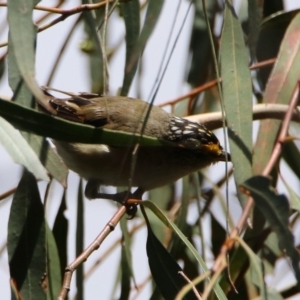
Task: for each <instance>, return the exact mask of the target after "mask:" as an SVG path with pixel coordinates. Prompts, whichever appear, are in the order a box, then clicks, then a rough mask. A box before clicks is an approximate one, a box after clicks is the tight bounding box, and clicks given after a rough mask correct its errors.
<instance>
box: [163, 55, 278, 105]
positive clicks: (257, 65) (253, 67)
mask: <svg viewBox="0 0 300 300" xmlns="http://www.w3.org/2000/svg"><path fill="white" fill-rule="evenodd" d="M276 59H277V58H272V59H268V60H264V61H261V62H258V63H255V64H253V65H251V66H250V67H249V69H250V70H256V69H260V68H264V67H268V66H270V65H272V64H274V63H275V61H276ZM221 81H222V79H221V78H220V79H214V80H211V81H209V82H207V83H205V84H203V85H200V86H198V87H196V88H194V89H192V90H191V91H189V92H188V93H187V94H185V95H182V96H180V97H178V98H175V99H173V100H169V101H167V102H164V103H163V104H161V105H160V106H167V105H174V104H176V103H177V102H180V101H181V100H184V99H190V98H193V97H196V96H197V95H198V94H200V93H201V92H203V91H206V90H208V89H210V88H212V87H214V86H216V85H217V84H218V82H221Z"/></svg>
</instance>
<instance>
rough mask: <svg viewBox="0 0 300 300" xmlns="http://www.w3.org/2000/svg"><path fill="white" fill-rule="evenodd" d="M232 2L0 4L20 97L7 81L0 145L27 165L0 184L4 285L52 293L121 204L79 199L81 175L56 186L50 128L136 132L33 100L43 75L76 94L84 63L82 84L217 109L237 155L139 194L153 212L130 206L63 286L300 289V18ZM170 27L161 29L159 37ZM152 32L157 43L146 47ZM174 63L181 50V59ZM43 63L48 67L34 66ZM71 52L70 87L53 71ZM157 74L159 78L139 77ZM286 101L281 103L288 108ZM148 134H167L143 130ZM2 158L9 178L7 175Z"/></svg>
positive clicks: (133, 292) (281, 293)
mask: <svg viewBox="0 0 300 300" xmlns="http://www.w3.org/2000/svg"><path fill="white" fill-rule="evenodd" d="M203 3H205V7H203ZM234 4H235V5H234V6H233V4H232V3H231V1H224V2H223V1H214V0H211V1H200V0H195V1H191V2H188V1H172V2H171V4H170V2H168V1H163V0H148V1H138V0H130V1H107V2H106V1H104V2H98V3H95V4H91V3H90V2H89V3H85V2H83V3H82V5H79V4H78V3H77V4H75V3H74V4H72V3H68V7H67V8H66V6H65V3H64V1H58V2H57V3H55V4H53V3H52V4H51V5H49V4H47V5H48V6H46V5H45V6H44V4H43V3H38V2H36V1H30V0H27V1H23V2H22V3H20V2H18V1H9V2H8V3H7V4H6V3H2V4H1V6H0V10H1V11H5V13H7V20H8V21H7V23H6V22H3V23H2V24H3V25H2V28H1V29H2V32H3V42H2V43H1V45H0V46H1V48H2V49H4V50H3V52H2V53H3V54H2V56H1V58H0V76H1V80H3V82H7V84H9V86H10V88H11V90H12V91H13V96H12V99H9V100H11V101H8V99H7V98H10V97H9V96H5V95H4V93H3V92H1V99H0V115H1V117H2V118H1V119H0V122H1V126H0V142H1V144H2V145H3V147H4V148H5V149H6V151H7V152H8V153H9V154H10V155H11V157H12V158H13V159H14V161H15V162H16V163H19V164H21V165H23V166H24V167H25V168H24V171H22V172H21V175H20V174H19V173H20V172H18V170H16V172H15V173H14V178H15V182H16V181H19V183H18V184H17V186H15V187H14V188H13V189H12V190H10V188H8V187H7V186H6V185H4V184H3V185H2V186H1V192H2V195H1V199H2V201H1V203H0V205H1V207H2V209H4V208H5V206H6V208H7V210H6V211H8V210H9V216H8V217H7V218H6V219H4V220H8V222H7V223H6V222H4V221H3V223H4V225H3V226H2V228H8V230H7V235H6V237H5V242H3V245H1V253H0V254H1V256H2V258H3V261H4V262H3V265H4V266H5V267H4V269H5V270H7V273H8V272H9V277H10V278H11V281H10V285H9V284H8V282H7V281H5V280H4V279H3V282H2V284H1V286H2V285H6V286H7V289H8V288H9V287H10V290H11V298H13V299H29V298H31V296H32V295H34V298H36V299H46V298H47V299H55V298H56V297H57V295H58V294H59V291H60V289H61V286H62V278H63V276H64V269H65V266H66V265H67V264H68V263H70V262H71V261H72V260H74V258H75V257H77V256H78V255H80V253H82V251H83V249H85V248H86V246H87V245H89V244H90V243H91V241H92V240H93V239H94V238H95V237H96V236H97V234H98V233H99V232H100V231H101V230H102V229H103V228H105V225H106V223H107V222H108V221H109V220H110V219H111V218H112V217H113V216H116V215H115V213H116V211H117V209H118V208H117V206H116V205H115V204H114V203H110V202H108V201H106V200H99V201H94V202H87V201H86V200H85V199H83V195H82V185H83V183H82V181H81V180H80V181H79V180H78V178H75V175H74V174H71V176H70V177H71V178H69V181H68V182H69V184H68V190H67V192H65V191H63V189H62V186H63V187H66V186H67V169H66V167H65V166H64V165H63V164H62V163H61V161H60V159H59V157H58V156H57V155H56V154H55V152H54V151H53V150H52V149H51V147H50V146H49V144H48V143H47V141H46V140H45V137H53V138H58V139H65V140H68V141H81V142H102V143H103V142H105V143H109V144H118V143H122V144H126V143H127V141H128V136H127V135H126V134H123V133H114V132H109V131H101V132H100V131H99V130H98V131H97V130H96V129H94V128H92V127H91V126H83V125H78V124H72V123H71V122H66V121H62V120H58V119H56V118H51V117H50V116H45V115H43V114H42V113H41V112H38V111H37V110H35V108H36V102H35V100H34V99H35V98H36V99H38V101H39V102H40V103H41V104H42V105H46V106H47V103H46V102H45V99H44V98H45V97H44V95H43V93H42V92H41V89H40V87H39V86H40V85H52V84H53V82H55V83H57V85H58V86H54V87H55V88H60V89H62V90H71V91H72V92H78V85H76V82H75V81H74V80H73V79H72V78H73V76H74V77H75V76H77V75H78V74H75V73H77V72H76V71H75V70H78V73H79V78H80V80H81V81H84V82H86V85H89V92H93V93H100V94H102V93H106V92H107V91H108V93H109V94H111V95H116V94H122V95H130V96H135V97H139V98H142V99H145V100H154V99H157V98H160V99H161V100H164V104H162V105H163V106H164V107H165V108H166V109H167V110H169V111H172V112H173V113H175V114H176V115H179V116H187V115H189V116H191V115H196V116H194V118H197V119H198V120H204V119H203V116H202V115H200V116H198V114H204V113H208V112H214V111H220V110H222V111H223V112H224V114H226V125H227V126H226V129H227V133H228V138H225V137H224V132H225V131H223V130H219V131H218V132H217V134H218V136H219V137H220V138H221V141H222V142H221V143H222V144H223V145H224V144H225V145H226V147H227V149H228V150H229V151H230V153H231V155H232V163H228V165H227V166H226V167H224V165H221V164H219V165H218V166H212V167H211V168H209V169H208V170H204V171H199V172H198V173H197V174H192V175H190V176H188V177H187V178H183V179H182V180H181V181H180V182H178V183H176V184H173V185H170V186H166V187H162V188H159V189H156V190H153V191H150V192H149V194H148V199H150V200H151V201H144V202H143V207H144V209H145V210H146V213H147V215H148V217H147V218H145V215H142V214H141V213H140V212H139V213H138V215H137V216H136V218H135V219H134V220H130V221H128V220H127V219H126V216H124V215H122V216H123V217H122V216H121V217H120V218H119V219H118V220H120V226H118V227H117V229H116V231H114V232H113V233H111V235H110V236H109V237H108V238H107V239H105V240H104V242H103V245H101V249H100V251H98V252H96V253H93V255H92V256H91V258H90V259H89V260H88V262H87V263H86V264H85V265H84V266H85V267H84V266H83V265H80V266H79V267H78V269H77V270H76V278H75V277H74V278H72V285H71V292H70V294H69V297H70V298H73V297H76V298H77V299H84V298H91V297H92V296H91V295H97V296H99V297H101V298H102V299H112V298H118V299H136V298H139V299H150V298H151V299H160V298H162V297H164V298H165V299H175V297H178V298H177V299H181V298H180V297H184V299H197V298H198V299H200V298H199V297H200V296H199V294H201V297H202V299H207V298H209V299H288V298H289V299H292V297H293V296H294V297H295V299H296V298H297V297H299V288H300V270H299V252H298V248H299V242H300V241H299V234H298V235H297V231H299V209H300V204H299V203H300V199H299V177H300V165H299V161H300V160H299V143H298V141H297V140H298V134H297V133H298V132H299V125H298V123H299V116H297V113H295V112H294V115H293V116H291V115H289V114H288V113H286V114H285V112H287V111H288V107H291V108H293V107H295V106H297V105H299V104H298V80H299V73H300V66H299V64H300V57H299V55H300V51H299V46H300V42H299V41H300V14H299V11H298V10H294V11H288V10H286V9H285V5H284V2H283V1H277V0H276V1H270V0H265V1H258V0H257V1H256V0H248V1H241V2H237V3H234ZM36 5H38V6H37V7H36ZM77 5H79V6H77ZM171 6H172V15H171V13H170V11H171V9H170V7H171ZM32 11H34V18H33V19H34V24H33V23H32ZM166 15H167V16H168V17H166ZM179 16H180V18H179ZM185 18H186V19H185ZM67 25H68V27H67ZM58 26H61V27H60V28H63V29H64V31H63V32H64V33H66V34H65V35H64V36H63V38H61V36H62V35H61V34H60V39H61V41H60V42H61V44H60V45H59V46H60V49H59V51H57V53H52V50H53V49H52V48H51V45H52V44H57V41H56V40H55V39H54V38H53V36H52V38H51V40H49V39H50V38H49V36H48V37H47V39H48V40H47V43H48V44H47V45H48V46H47V47H45V45H44V44H45V43H44V41H43V38H44V35H43V34H44V33H43V31H44V32H47V31H48V32H50V31H51V30H53V29H54V28H56V27H58ZM8 28H9V35H7V29H8ZM172 29H173V30H172ZM167 30H168V33H167V38H166V39H162V38H160V40H159V41H157V40H155V37H156V36H160V35H159V34H160V32H166V31H167ZM78 32H80V33H81V38H82V36H84V40H82V39H81V40H80V38H78V37H77V36H76V38H75V45H77V46H80V52H81V55H82V56H83V55H84V57H85V58H84V59H85V60H86V65H85V66H84V68H82V67H80V68H79V67H78V66H79V64H80V62H78V61H76V60H74V59H73V60H72V55H71V54H70V53H71V51H72V50H74V49H71V48H74V36H75V35H76V33H78ZM182 32H184V34H185V35H186V36H187V37H188V38H187V39H185V40H184V39H183V38H182V35H183V33H182ZM7 38H8V40H7V41H6V39H7ZM72 39H73V43H72ZM153 41H155V43H154V42H153ZM187 41H188V42H187ZM7 43H8V47H7ZM151 43H152V47H153V43H154V45H155V46H154V48H149V47H151ZM49 45H50V46H49ZM155 48H157V53H160V54H162V56H161V57H160V56H159V55H158V54H157V53H156V51H155V50H154V51H153V50H152V51H150V52H149V51H147V50H148V49H155ZM158 48H159V50H160V51H158ZM41 49H43V51H41ZM178 49H181V50H180V51H179V52H178ZM182 49H183V50H182ZM184 49H185V50H184ZM176 51H177V52H176ZM164 53H165V56H163V54H164ZM50 56H51V57H52V59H51V61H50ZM118 57H122V59H121V60H119V58H118ZM70 58H71V60H70V61H68V60H69V59H70ZM169 59H175V61H176V63H175V69H174V70H173V69H172V68H174V63H173V64H170V65H168V64H167V62H168V60H169ZM38 60H40V62H41V61H42V63H41V65H42V67H43V76H42V77H43V79H40V78H39V74H36V73H35V65H36V61H38ZM66 61H67V62H68V64H67V66H68V67H67V68H68V69H69V73H68V80H67V81H66V82H67V83H66V85H67V86H62V85H60V82H61V81H60V80H58V79H57V78H59V74H60V72H61V66H62V65H65V64H64V62H66ZM112 66H114V68H112ZM182 66H185V68H183V67H182ZM77 68H78V69H77ZM170 69H171V72H170ZM153 70H154V71H153ZM165 71H166V73H164V72H165ZM151 72H152V73H155V77H152V78H151V79H150V81H151V83H150V85H149V84H148V85H147V86H146V85H145V82H146V81H149V79H148V77H147V73H151ZM168 72H169V73H168ZM45 74H47V75H45ZM48 74H49V75H48ZM116 74H117V75H118V77H115V76H116ZM178 74H179V75H180V76H179V77H178ZM163 75H164V77H163ZM173 76H174V77H173ZM176 76H177V77H176ZM162 77H163V78H164V79H165V78H171V81H174V78H175V77H176V78H177V79H176V80H177V81H178V78H179V81H178V82H179V83H178V84H177V82H176V84H174V83H173V85H172V86H171V87H170V86H167V85H166V84H165V83H164V81H162V83H161V86H160V91H162V90H163V91H164V93H165V94H159V92H157V90H156V88H157V87H158V85H159V84H160V80H161V78H162ZM120 78H121V79H120ZM145 91H146V92H145ZM171 93H173V94H171ZM162 95H167V96H162ZM172 97H173V98H175V97H176V99H172ZM257 104H265V105H263V106H259V105H257ZM275 104H276V105H275ZM278 104H281V105H285V106H280V107H281V109H282V110H281V112H279V106H278ZM252 108H253V109H254V114H252ZM258 108H262V109H263V113H258ZM282 111H283V112H282ZM291 113H292V109H291ZM254 119H256V120H257V119H259V120H260V121H259V122H254V121H253V120H254ZM275 119H276V120H275ZM291 120H293V121H295V122H290V121H291ZM217 121H218V122H213V119H212V118H208V119H206V124H207V126H208V127H210V128H213V129H216V128H218V127H222V117H221V114H220V115H218V116H217ZM216 124H217V125H216ZM223 124H225V122H223ZM95 133H97V135H95ZM253 137H255V138H253ZM95 139H96V140H95ZM142 142H143V143H152V144H155V143H158V142H157V141H156V140H154V139H149V138H147V137H146V138H145V139H144V140H143V141H142ZM1 163H2V162H1ZM4 163H5V162H3V165H4ZM1 170H2V172H1V173H2V174H1V176H3V177H5V176H6V175H5V173H6V172H7V171H6V170H5V168H1ZM46 170H47V171H46ZM37 179H38V180H39V182H38V183H37ZM2 182H4V181H2ZM9 186H10V185H9ZM109 191H111V189H110V190H109ZM1 207H0V208H1ZM72 209H73V212H74V209H75V213H74V214H71V213H70V212H71V211H72ZM89 222H90V223H89ZM88 224H90V225H88ZM145 250H146V251H145ZM141 252H144V254H142V253H141ZM110 257H111V258H110ZM178 263H179V264H178ZM178 272H183V273H182V274H184V275H181V274H178ZM6 275H7V274H6ZM7 277H8V276H6V278H7ZM92 279H93V280H92ZM189 280H195V283H193V287H194V289H196V290H197V291H198V294H197V293H196V292H195V291H193V290H191V286H189V285H188V286H186V287H185V285H186V284H187V283H188V281H189ZM178 293H179V294H178ZM99 297H98V298H99Z"/></svg>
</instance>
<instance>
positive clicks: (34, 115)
mask: <svg viewBox="0 0 300 300" xmlns="http://www.w3.org/2000/svg"><path fill="white" fill-rule="evenodd" d="M0 116H2V117H3V118H4V119H6V120H7V121H8V122H10V123H11V124H12V125H13V126H14V127H16V128H17V129H19V130H23V131H28V132H33V133H35V134H37V135H42V136H47V137H50V138H53V139H56V140H63V141H65V142H81V143H92V144H93V143H94V144H96V143H103V144H106V145H111V146H124V147H126V146H132V145H134V144H135V143H136V142H138V141H139V143H140V145H141V146H161V145H162V143H161V142H160V141H159V140H158V139H156V138H151V137H146V136H143V137H141V138H140V136H139V135H132V134H131V133H130V134H128V133H125V132H120V131H114V130H108V129H101V128H95V127H93V126H89V125H82V124H79V123H74V122H70V121H66V120H63V119H60V118H55V117H53V116H49V115H46V114H44V113H41V112H38V111H36V110H34V109H30V108H26V107H24V106H22V105H18V104H16V103H13V102H10V101H6V100H2V99H0Z"/></svg>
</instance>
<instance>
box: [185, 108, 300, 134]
mask: <svg viewBox="0 0 300 300" xmlns="http://www.w3.org/2000/svg"><path fill="white" fill-rule="evenodd" d="M289 108H290V105H284V104H256V105H254V106H253V120H262V119H278V120H282V119H283V118H284V116H285V114H286V113H287V111H288V110H289ZM185 118H186V119H188V120H190V121H194V122H198V123H202V124H204V125H206V126H207V127H208V128H209V129H211V130H213V129H217V128H220V127H221V126H222V115H221V112H213V113H205V114H199V115H192V116H187V117H185ZM291 120H292V121H295V122H298V123H299V122H300V106H297V107H296V108H293V109H292V116H291Z"/></svg>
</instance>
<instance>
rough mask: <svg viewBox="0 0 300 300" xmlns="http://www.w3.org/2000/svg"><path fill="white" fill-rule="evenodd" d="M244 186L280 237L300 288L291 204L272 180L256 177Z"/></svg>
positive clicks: (280, 244)
mask: <svg viewBox="0 0 300 300" xmlns="http://www.w3.org/2000/svg"><path fill="white" fill-rule="evenodd" d="M242 186H243V187H244V188H245V189H247V190H248V191H250V193H251V196H252V197H253V199H254V201H255V204H256V205H257V206H258V208H259V209H260V210H261V212H262V213H263V214H264V216H265V218H266V220H267V221H268V222H269V224H270V226H271V227H272V229H273V230H274V231H275V233H276V234H277V236H278V244H279V247H280V248H281V250H283V251H285V253H286V254H287V255H288V256H289V257H290V259H291V261H292V266H293V269H294V272H295V276H296V279H297V281H298V286H300V268H299V261H300V255H299V253H298V251H297V249H296V248H295V247H294V236H293V234H292V233H291V231H290V229H289V203H288V200H287V198H286V197H285V196H284V195H277V193H276V191H275V189H274V188H273V187H272V184H271V180H270V179H269V178H267V177H264V176H254V177H252V178H250V179H248V180H247V181H245V182H244V183H243V184H242Z"/></svg>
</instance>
